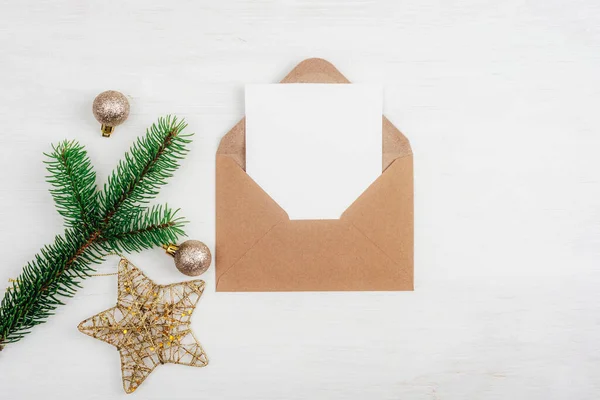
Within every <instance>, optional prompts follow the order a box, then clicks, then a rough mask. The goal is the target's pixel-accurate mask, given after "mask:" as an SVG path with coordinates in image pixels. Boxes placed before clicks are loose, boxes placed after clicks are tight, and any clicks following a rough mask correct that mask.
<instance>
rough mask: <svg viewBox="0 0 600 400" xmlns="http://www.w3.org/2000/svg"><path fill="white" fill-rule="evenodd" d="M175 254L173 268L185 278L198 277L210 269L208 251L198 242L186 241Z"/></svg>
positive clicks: (210, 257)
mask: <svg viewBox="0 0 600 400" xmlns="http://www.w3.org/2000/svg"><path fill="white" fill-rule="evenodd" d="M178 247H179V248H178V249H177V251H176V252H175V255H174V257H175V266H176V267H177V269H178V270H179V271H180V272H181V273H182V274H185V275H187V276H198V275H201V274H203V273H204V272H206V270H207V269H208V267H210V262H211V259H212V256H211V254H210V249H209V248H208V246H206V245H205V244H204V243H202V242H201V241H199V240H188V241H185V242H183V243H182V244H181V245H179V246H178Z"/></svg>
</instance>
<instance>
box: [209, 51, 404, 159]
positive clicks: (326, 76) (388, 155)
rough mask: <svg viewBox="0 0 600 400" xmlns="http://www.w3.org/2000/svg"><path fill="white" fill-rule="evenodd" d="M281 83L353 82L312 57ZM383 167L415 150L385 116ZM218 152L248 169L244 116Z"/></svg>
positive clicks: (329, 64) (325, 63) (325, 62)
mask: <svg viewBox="0 0 600 400" xmlns="http://www.w3.org/2000/svg"><path fill="white" fill-rule="evenodd" d="M281 83H350V82H349V81H348V79H346V77H345V76H344V75H342V73H341V72H340V71H338V70H337V69H336V68H335V67H334V66H333V65H332V64H331V63H330V62H328V61H325V60H323V59H321V58H309V59H308V60H304V61H302V62H301V63H300V64H298V65H297V66H296V67H295V68H294V69H293V70H292V71H291V72H290V73H289V74H288V75H287V76H286V77H285V78H283V80H282V81H281ZM382 128H383V131H382V135H383V148H382V152H383V157H382V162H383V165H382V171H385V170H386V168H387V167H389V166H390V164H391V163H392V162H393V161H394V160H395V159H397V158H400V157H404V156H406V155H409V154H412V150H411V147H410V143H409V141H408V139H407V138H406V136H404V135H403V134H402V133H401V132H400V131H399V130H398V129H397V128H396V127H395V126H394V125H393V124H392V123H391V122H390V121H389V120H388V119H387V118H386V117H383V126H382ZM217 154H223V155H226V156H227V157H230V158H232V159H233V160H234V161H235V162H236V163H237V164H238V165H239V166H240V167H241V168H242V169H243V170H246V121H245V119H242V120H241V121H240V122H238V123H237V124H236V125H235V126H234V127H233V128H232V129H231V130H230V131H229V132H227V134H226V135H225V136H223V138H222V139H221V143H220V144H219V148H218V150H217Z"/></svg>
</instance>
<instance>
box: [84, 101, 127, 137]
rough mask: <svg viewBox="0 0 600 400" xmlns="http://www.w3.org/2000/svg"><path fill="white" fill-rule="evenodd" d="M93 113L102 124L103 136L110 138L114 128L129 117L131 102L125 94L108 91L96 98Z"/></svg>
mask: <svg viewBox="0 0 600 400" xmlns="http://www.w3.org/2000/svg"><path fill="white" fill-rule="evenodd" d="M92 111H93V112H94V117H96V119H97V120H98V122H100V123H101V124H102V128H101V131H102V136H104V137H109V136H110V135H111V134H112V132H113V130H114V127H115V126H118V125H121V124H122V123H123V122H125V120H126V119H127V117H128V116H129V101H128V100H127V97H125V95H124V94H123V93H121V92H117V91H116V90H107V91H106V92H102V93H100V94H99V95H98V96H96V98H95V99H94V104H93V105H92Z"/></svg>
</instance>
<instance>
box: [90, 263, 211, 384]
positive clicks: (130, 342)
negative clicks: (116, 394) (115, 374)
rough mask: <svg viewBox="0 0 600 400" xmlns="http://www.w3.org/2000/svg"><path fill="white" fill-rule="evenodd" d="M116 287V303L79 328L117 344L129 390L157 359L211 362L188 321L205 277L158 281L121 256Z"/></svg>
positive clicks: (162, 361) (159, 361) (197, 364)
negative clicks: (163, 282) (170, 282)
mask: <svg viewBox="0 0 600 400" xmlns="http://www.w3.org/2000/svg"><path fill="white" fill-rule="evenodd" d="M118 290H119V292H118V295H117V305H116V307H113V308H110V309H108V310H106V311H103V312H101V313H100V314H97V315H94V316H93V317H91V318H88V319H86V320H85V321H83V322H82V323H81V324H79V330H80V331H81V332H83V333H85V334H86V335H89V336H91V337H94V338H96V339H99V340H102V341H104V342H106V343H109V344H112V345H113V346H115V347H116V348H117V349H118V350H119V353H120V355H121V371H122V375H123V389H125V392H127V393H132V392H134V391H135V390H136V389H137V388H138V387H139V386H140V385H141V384H142V382H143V381H144V380H145V379H146V377H148V375H150V373H151V372H152V371H153V370H154V368H156V366H157V365H158V364H165V363H173V364H183V365H190V366H194V367H204V366H206V365H207V364H208V358H207V357H206V354H205V353H204V350H203V349H202V346H200V343H198V341H197V339H196V338H195V336H194V334H193V333H192V330H191V327H190V317H191V315H192V312H193V310H194V308H195V307H196V304H197V303H198V300H199V299H200V296H201V295H202V292H203V290H204V281H201V280H195V281H189V282H181V283H174V284H171V285H157V284H155V283H154V282H153V281H152V280H150V279H149V278H148V277H146V276H145V275H144V274H143V273H142V271H140V270H139V269H137V268H136V267H135V266H134V265H132V264H131V263H130V262H129V261H128V260H127V259H124V258H123V259H121V261H120V262H119V283H118Z"/></svg>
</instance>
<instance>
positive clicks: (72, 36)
mask: <svg viewBox="0 0 600 400" xmlns="http://www.w3.org/2000/svg"><path fill="white" fill-rule="evenodd" d="M0 49H2V51H1V53H0V88H1V89H2V94H1V96H0V121H1V124H2V129H1V130H0V168H1V170H2V171H4V173H2V174H0V188H1V189H0V221H2V224H3V229H1V230H0V243H2V244H3V245H4V247H5V251H4V252H3V257H4V260H3V263H2V265H3V266H2V268H1V269H0V290H3V289H4V287H6V286H7V279H8V278H9V277H15V276H16V275H17V274H18V273H19V272H20V270H21V268H22V266H23V265H24V264H25V263H26V262H27V261H28V260H29V259H30V258H31V257H32V256H33V254H34V253H35V252H36V251H37V250H38V249H39V248H40V247H41V246H42V245H43V244H45V243H47V242H49V241H51V240H52V238H53V235H54V234H56V233H58V232H59V231H60V229H61V220H60V218H59V216H58V215H57V213H56V212H55V210H54V206H53V204H52V201H51V197H50V195H49V194H48V191H47V189H48V186H47V185H46V184H45V182H44V175H45V171H44V167H43V164H42V162H41V160H42V158H41V154H42V152H44V151H47V150H48V149H49V148H50V147H49V146H50V143H52V142H57V141H58V140H61V139H63V138H70V139H77V140H79V141H80V142H81V143H83V144H85V145H86V146H87V147H88V149H89V152H90V157H91V159H92V162H93V164H94V165H95V166H96V168H97V171H98V175H99V181H100V182H103V181H104V180H105V179H106V177H107V175H108V173H109V172H110V171H111V169H112V168H113V166H114V165H115V164H116V162H117V161H118V159H119V158H120V157H121V156H122V154H123V152H124V151H125V150H126V149H127V148H128V147H129V146H130V144H131V142H132V141H133V139H134V137H135V136H137V135H139V134H141V133H142V132H143V131H144V130H145V128H146V127H147V126H148V125H149V124H150V123H152V122H153V121H154V120H155V119H156V118H157V117H158V116H159V115H163V114H166V113H176V114H179V115H181V116H184V117H186V118H187V120H188V122H189V125H190V128H191V129H193V130H194V131H195V132H196V133H197V134H196V139H195V142H194V144H193V151H192V153H191V154H190V156H189V158H188V159H187V161H186V162H185V166H184V167H183V168H182V169H181V170H180V171H179V173H178V174H177V175H176V177H175V179H173V181H172V184H171V185H169V186H168V187H167V188H166V190H164V191H163V192H162V193H161V200H162V201H168V202H169V203H170V204H172V205H174V206H178V207H181V208H182V213H183V215H185V216H186V217H187V218H188V219H189V220H190V221H192V222H191V223H190V225H189V227H188V233H189V235H190V236H191V238H194V239H199V240H202V241H204V242H206V243H207V244H208V245H209V246H211V248H212V247H213V245H214V154H215V151H216V148H217V145H218V142H219V140H220V138H221V136H222V135H223V134H225V133H226V131H227V130H228V129H229V128H230V127H231V126H233V124H235V123H236V122H237V121H239V119H240V118H241V117H242V115H243V109H244V105H243V84H244V83H267V82H277V81H279V80H281V79H282V78H283V77H284V76H285V74H286V73H287V72H288V71H289V70H290V69H291V68H292V67H293V66H294V65H296V64H297V63H298V62H299V61H301V60H303V59H305V58H308V57H323V58H325V59H328V60H330V61H331V62H333V63H334V64H335V65H336V66H337V67H338V68H340V70H341V71H343V73H344V75H345V76H347V77H348V79H350V80H351V81H353V82H360V83H368V82H376V83H382V84H383V85H384V88H385V100H384V111H385V114H386V116H388V117H389V119H390V120H391V122H393V123H394V124H395V125H396V126H397V127H398V128H399V129H400V130H401V131H402V132H403V133H405V134H406V135H407V137H408V138H409V139H410V141H411V145H412V148H413V152H414V155H415V157H414V162H415V235H416V236H415V245H416V250H415V292H414V293H410V292H408V293H290V294H288V293H270V294H244V293H241V294H229V293H218V294H217V293H215V292H214V269H212V268H211V270H209V272H208V273H207V274H205V276H206V280H207V290H206V291H205V295H204V298H203V299H202V301H201V302H200V304H199V306H198V308H197V310H196V312H195V314H194V320H193V329H194V331H195V332H196V334H197V336H198V339H199V340H200V341H201V342H202V344H203V346H204V348H205V350H206V352H207V354H208V356H209V357H210V359H211V364H210V365H209V366H208V367H207V368H203V369H200V370H198V369H194V368H185V367H178V366H164V367H162V368H159V369H157V371H156V372H155V373H154V374H153V375H152V377H150V378H149V379H148V380H147V382H145V383H144V386H143V387H142V388H141V389H140V390H139V392H138V393H136V395H135V396H138V397H139V398H141V399H142V398H143V399H164V398H170V399H192V398H216V399H224V400H226V399H240V398H245V399H256V400H265V399H281V398H285V399H307V398H311V399H315V398H316V399H320V398H327V399H332V400H337V399H390V400H398V399H411V400H412V399H417V400H420V399H461V400H462V399H494V400H495V399H528V400H531V399H535V400H538V399H539V400H550V399H571V398H572V399H578V400H581V399H596V398H597V396H598V392H599V391H600V380H598V376H599V375H600V364H599V363H600V361H599V360H600V344H598V343H599V340H598V338H599V337H600V319H599V317H598V316H599V311H600V305H599V302H598V287H599V285H600V268H599V259H600V257H599V256H600V212H599V211H598V210H599V207H600V206H599V204H600V180H599V178H598V175H599V171H600V158H599V157H598V154H599V151H600V134H599V133H600V132H599V128H600V122H599V121H598V114H597V108H598V104H600V79H599V75H598V71H599V67H600V51H599V50H600V6H599V5H598V3H597V2H596V1H593V0H578V1H567V0H548V1H544V2H533V1H530V2H523V1H520V0H507V1H504V2H500V3H499V2H492V1H475V0H455V1H448V2H439V1H433V0H424V1H417V0H408V1H393V0H388V1H383V0H382V1H364V0H360V1H359V0H348V1H343V2H342V1H334V0H330V1H320V0H295V1H294V0H282V1H274V0H273V1H271V0H221V1H208V0H201V1H171V2H164V1H157V0H144V1H142V0H136V1H133V0H132V1H111V0H109V1H102V2H101V1H86V2H82V1H76V0H56V1H42V0H36V1H33V0H21V1H9V0H0ZM107 89H116V90H120V91H122V92H123V93H125V94H126V95H127V96H128V97H129V99H130V102H131V115H130V117H129V120H128V121H127V122H126V123H125V124H124V125H122V126H120V127H118V128H117V129H116V132H115V134H114V135H113V137H111V138H110V139H109V140H106V139H103V138H102V137H101V136H100V132H99V125H98V124H97V123H96V121H95V120H94V118H93V116H92V112H91V104H92V101H93V99H94V96H95V95H96V94H98V93H99V92H101V91H103V90H107ZM131 259H132V261H133V262H134V263H135V264H136V265H138V266H140V267H141V268H143V269H144V271H145V272H146V273H147V274H148V275H149V276H150V277H151V278H152V279H154V280H156V281H157V282H158V283H170V282H176V281H179V280H181V279H183V276H182V275H180V274H179V273H178V272H177V270H176V269H175V267H174V266H173V264H172V261H171V260H169V259H168V258H166V256H163V255H162V251H161V250H158V249H157V250H155V251H147V252H144V253H143V254H139V255H132V256H131ZM117 261H118V260H117V259H115V260H114V261H113V262H108V263H106V264H105V265H103V266H102V267H101V270H102V272H112V271H114V270H116V264H117ZM115 296H116V283H115V280H114V278H94V279H90V280H89V281H87V282H86V283H85V287H84V289H83V290H81V291H80V292H79V294H78V295H77V297H76V298H74V299H72V300H70V301H69V302H68V305H67V306H65V307H63V308H61V309H60V310H59V311H58V313H57V315H56V316H55V317H54V318H52V319H51V320H50V322H49V323H47V324H45V325H43V326H40V327H38V328H37V329H36V330H35V332H34V333H32V334H31V335H30V336H29V337H27V338H26V339H25V340H23V341H22V342H21V343H19V344H17V345H15V346H10V347H8V348H7V349H6V350H5V351H3V352H2V354H1V355H0V387H1V388H2V398H7V399H18V398H19V399H35V398H42V397H43V398H45V399H61V400H64V399H81V398H85V399H102V400H105V399H116V398H122V397H124V394H123V393H122V388H121V385H120V371H119V364H118V363H119V357H118V353H117V352H116V351H115V350H114V349H113V348H112V347H110V346H108V345H104V344H102V343H100V342H97V341H94V340H91V339H90V338H88V337H86V336H84V335H82V334H81V333H79V332H78V331H77V328H76V327H77V324H78V323H79V321H81V320H82V319H84V318H85V317H87V316H89V315H91V314H94V313H96V312H98V311H101V310H103V309H106V308H108V307H110V306H111V305H112V304H114V301H115Z"/></svg>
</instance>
